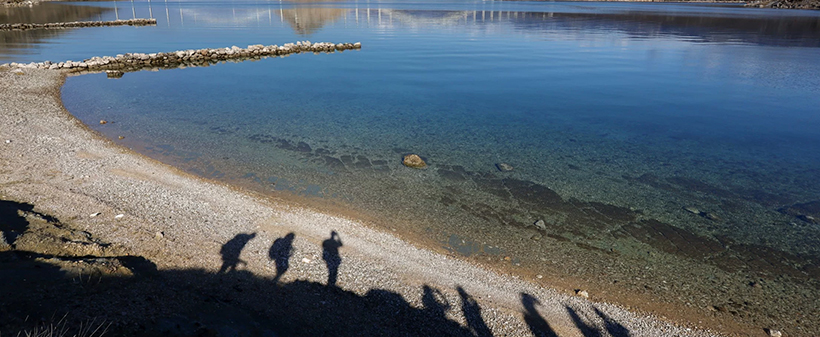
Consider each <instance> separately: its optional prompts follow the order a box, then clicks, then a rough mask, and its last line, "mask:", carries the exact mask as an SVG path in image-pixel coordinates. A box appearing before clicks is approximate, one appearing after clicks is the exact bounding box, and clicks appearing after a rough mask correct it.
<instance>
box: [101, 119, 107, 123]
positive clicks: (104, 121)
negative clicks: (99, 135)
mask: <svg viewBox="0 0 820 337" xmlns="http://www.w3.org/2000/svg"><path fill="white" fill-rule="evenodd" d="M100 124H108V121H107V120H104V119H101V120H100Z"/></svg>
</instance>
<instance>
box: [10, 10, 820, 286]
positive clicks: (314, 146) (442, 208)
mask: <svg viewBox="0 0 820 337" xmlns="http://www.w3.org/2000/svg"><path fill="white" fill-rule="evenodd" d="M82 6H87V7H88V8H92V7H94V6H102V7H104V8H106V10H101V11H100V12H99V13H97V14H95V15H96V17H95V18H102V19H111V18H116V17H119V18H131V17H133V16H136V17H149V16H152V17H155V18H157V19H158V24H157V26H156V27H138V28H135V27H115V28H88V29H76V30H66V31H60V32H59V33H49V34H51V35H36V34H44V33H31V34H32V35H27V36H24V37H19V36H18V37H17V40H14V39H13V38H7V39H6V41H7V42H6V44H5V48H4V49H2V50H0V59H4V60H6V61H31V60H44V59H48V60H66V59H71V60H80V59H83V58H89V57H91V56H100V55H116V54H120V53H125V52H158V51H172V50H180V49H188V48H205V47H212V48H216V47H226V46H232V45H237V46H242V47H244V46H246V45H249V44H257V43H261V44H266V45H269V44H283V43H286V42H295V41H297V40H310V41H313V42H320V41H327V42H357V41H361V42H362V45H363V48H362V50H360V51H346V52H344V53H335V54H321V55H293V56H290V57H286V58H268V59H263V60H259V61H256V62H242V63H227V64H218V65H214V66H211V67H204V68H187V69H174V70H161V71H158V72H149V71H142V72H135V73H127V74H126V75H125V76H124V77H123V78H121V79H116V80H112V79H106V77H105V75H104V74H95V75H83V76H77V77H70V78H69V79H68V80H67V82H66V85H65V87H64V88H63V100H64V103H65V106H66V107H67V108H68V110H69V111H71V112H72V113H73V114H75V115H76V116H77V117H78V118H80V119H81V120H83V121H84V122H86V123H88V124H89V125H91V126H92V127H94V128H95V129H97V130H99V131H100V132H102V133H103V134H105V135H107V136H109V137H111V138H113V139H116V138H117V137H118V136H124V137H125V140H124V141H123V143H124V144H126V145H127V146H131V147H133V148H134V149H136V150H138V151H140V152H143V153H145V154H147V155H149V156H152V157H155V158H158V159H160V160H163V161H166V162H168V163H171V164H173V165H177V166H180V167H181V168H183V169H186V170H189V171H191V172H194V173H197V174H201V175H203V176H206V177H209V178H217V179H224V180H226V181H230V182H234V183H238V184H242V185H245V186H251V187H252V188H257V189H258V190H260V191H263V192H266V193H281V191H289V192H290V193H292V194H295V195H304V196H308V197H309V198H315V199H322V200H324V199H326V200H328V201H330V202H341V203H343V204H344V205H349V206H351V207H353V208H354V209H359V210H362V211H363V212H366V213H374V214H378V215H379V216H381V217H384V218H386V219H390V220H388V222H394V223H395V222H399V223H401V222H402V221H406V223H408V224H410V223H412V224H413V225H408V226H407V228H409V229H408V231H410V232H413V233H415V234H417V235H421V236H424V235H429V236H432V237H435V238H436V239H435V240H440V238H441V237H448V235H450V234H457V235H459V236H464V237H467V238H469V239H472V240H478V241H482V240H483V241H482V243H489V244H491V245H492V244H495V245H496V246H500V247H501V248H502V249H503V250H507V251H511V252H518V253H521V252H523V251H527V250H532V251H535V252H534V253H533V254H540V253H543V252H540V251H538V250H539V249H541V248H538V247H534V248H533V247H530V246H526V247H525V248H522V245H523V244H522V243H520V242H518V241H520V240H518V241H516V240H512V239H510V235H511V234H509V233H511V232H510V231H513V232H514V233H523V234H521V235H526V237H529V235H530V234H532V233H534V231H536V229H535V228H534V227H533V226H531V225H530V224H532V223H533V222H534V221H535V220H537V219H545V220H547V222H548V223H549V224H550V226H551V227H550V229H549V230H547V231H546V233H545V235H548V236H549V235H553V236H556V237H561V238H563V239H562V240H569V241H570V242H579V243H580V242H583V244H585V245H589V246H591V247H594V248H596V249H602V250H613V251H614V250H615V249H617V250H618V251H621V252H624V254H627V255H629V254H633V253H634V254H639V253H644V251H642V249H644V248H641V247H643V246H640V247H639V246H636V245H635V244H634V242H638V241H640V242H642V243H643V244H648V245H650V246H652V247H655V248H656V249H658V250H660V251H665V252H667V253H669V252H671V251H673V250H674V249H671V250H667V248H668V247H670V246H669V245H672V246H673V247H677V249H678V250H679V252H677V253H675V254H681V255H684V256H686V257H688V258H692V257H693V256H696V255H697V252H696V250H697V248H693V251H691V252H690V251H688V250H687V249H688V248H681V247H679V245H680V244H679V243H677V242H676V241H675V240H676V239H673V238H669V237H668V230H667V229H664V228H666V227H662V226H661V227H659V226H660V225H646V221H648V220H649V219H654V220H657V221H659V222H660V223H664V224H669V225H670V226H672V227H674V228H678V229H680V230H683V231H685V232H686V233H691V234H692V235H694V236H696V237H698V238H701V239H703V240H706V241H708V242H718V241H719V242H720V244H721V245H723V247H724V248H725V249H730V250H731V249H732V248H731V247H733V246H736V245H735V243H736V244H738V245H747V246H748V247H767V248H766V249H770V248H771V249H774V250H776V251H779V252H785V253H788V254H793V255H794V256H798V255H799V256H801V258H800V259H799V262H794V263H793V266H792V267H794V266H797V267H794V268H802V269H801V270H804V271H805V270H809V272H805V273H808V274H807V275H809V278H816V276H814V274H811V272H810V271H811V270H813V269H811V268H810V267H811V266H812V265H818V257H820V248H818V247H820V245H818V241H820V225H818V224H817V222H816V221H813V220H812V219H814V217H820V201H818V200H820V148H819V147H818V144H820V108H818V107H820V62H818V60H820V12H812V11H777V10H757V9H747V8H742V7H739V6H737V5H705V4H656V3H553V2H549V3H535V2H446V1H423V2H413V3H406V2H323V3H279V2H246V1H237V2H167V3H166V2H158V1H154V2H151V3H150V5H149V3H147V2H137V3H134V4H133V6H134V7H132V4H131V3H129V2H120V3H117V4H116V6H117V9H116V10H114V6H115V4H113V3H99V4H98V3H93V4H88V3H84V4H82ZM56 10H59V8H58V9H56ZM0 34H6V33H2V32H0ZM100 119H105V120H108V121H112V122H113V123H109V124H106V125H104V126H100V125H98V124H97V121H99V120H100ZM300 142H301V143H304V144H306V145H307V146H308V147H309V149H307V148H305V147H304V146H302V145H299V143H300ZM300 146H301V147H300ZM407 153H418V154H420V155H421V156H422V157H424V158H426V159H427V161H428V164H430V167H429V168H428V169H426V170H423V171H416V170H412V169H409V168H405V167H403V166H401V164H400V161H401V156H402V155H404V154H407ZM501 162H504V163H509V164H511V165H512V166H514V167H515V170H514V171H513V172H511V173H502V172H498V171H497V170H496V167H495V164H497V163H501ZM547 191H549V192H547ZM553 192H554V193H555V194H556V195H557V196H559V199H560V200H561V201H556V200H558V199H550V200H552V201H549V202H546V201H544V200H546V199H549V197H550V196H551V195H552V194H550V193H553ZM812 202H817V204H814V203H812ZM609 206H612V207H615V208H617V209H615V210H613V209H610V208H607V207H609ZM684 207H690V208H691V207H696V208H698V209H699V210H700V211H702V213H701V214H693V213H691V212H689V211H687V210H685V209H684ZM592 213H595V214H598V213H600V214H603V216H604V217H606V218H607V219H609V220H611V221H603V222H604V223H605V224H604V225H600V224H598V222H596V221H598V220H594V219H593V218H595V217H596V215H590V214H592ZM707 215H709V216H707ZM710 217H711V218H710ZM591 219H592V220H591ZM613 219H615V220H613ZM623 219H627V220H623ZM593 220H594V221H593ZM592 223H596V224H597V225H591V224H592ZM635 223H638V224H643V225H635V226H645V227H647V228H649V230H650V233H654V232H652V231H657V232H658V233H662V234H663V233H666V234H663V235H660V236H652V234H647V235H649V236H648V237H649V239H647V238H643V237H638V236H637V234H635V232H629V230H626V229H624V228H631V227H629V226H632V225H633V224H635ZM393 226H395V224H394V225H393ZM602 226H603V227H602ZM607 226H609V227H607ZM624 231H627V232H629V233H630V235H632V236H633V237H632V238H627V239H624V237H623V236H622V235H619V234H618V233H624ZM664 231H666V232H664ZM431 233H432V234H431ZM516 235H517V234H516ZM686 235H689V234H686ZM686 235H682V237H684V238H689V237H688V236H686ZM636 240H637V241H636ZM663 240H667V241H668V242H667V241H663ZM686 240H689V243H692V242H693V241H691V240H694V239H691V240H690V239H686ZM697 240H700V239H697ZM525 241H526V240H525ZM559 241H560V240H559ZM658 241H663V242H658ZM527 242H528V241H527ZM670 242H671V243H670ZM729 242H731V244H730V243H729ZM692 244H693V246H697V245H696V244H694V243H692ZM676 245H677V246H676ZM585 247H586V246H585ZM744 247H746V246H744ZM744 249H746V250H744V251H742V252H741V251H737V252H734V251H733V253H737V254H741V255H738V256H751V257H750V259H757V258H761V256H762V255H755V254H764V253H761V252H762V251H764V250H765V249H763V248H754V249H752V248H744ZM755 249H758V250H755ZM761 249H762V250H761ZM766 252H768V251H766ZM544 254H547V253H544ZM687 254H688V255H687ZM742 254H747V255H742ZM749 254H750V255H749ZM765 254H768V253H765ZM630 256H632V255H630ZM790 256H791V255H790ZM522 259H523V257H522ZM715 264H716V265H719V266H720V264H721V263H720V262H715ZM750 268H751V267H750ZM773 268H775V267H773ZM784 268H786V267H784ZM788 268H791V267H788ZM778 272H779V271H778Z"/></svg>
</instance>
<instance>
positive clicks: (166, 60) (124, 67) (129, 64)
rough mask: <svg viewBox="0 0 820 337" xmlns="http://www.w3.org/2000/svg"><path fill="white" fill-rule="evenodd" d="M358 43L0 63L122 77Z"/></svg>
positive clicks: (344, 47) (337, 48)
mask: <svg viewBox="0 0 820 337" xmlns="http://www.w3.org/2000/svg"><path fill="white" fill-rule="evenodd" d="M361 47H362V44H361V43H360V42H356V43H336V44H334V43H329V42H317V43H311V42H310V41H299V42H296V43H286V44H284V45H282V46H277V45H270V46H264V45H261V44H257V45H250V46H248V48H239V47H237V46H233V47H230V48H216V49H209V48H205V49H196V50H194V49H189V50H179V51H175V52H170V53H151V54H145V53H128V54H119V55H117V56H102V57H99V56H96V57H92V58H90V59H86V60H83V61H82V62H77V61H70V60H69V61H63V62H52V61H44V62H32V63H7V64H2V65H0V66H10V67H18V68H36V69H52V70H71V71H108V70H113V71H114V72H112V73H116V74H115V76H111V77H121V76H122V75H121V74H120V73H117V72H116V71H120V72H122V71H131V70H139V69H142V68H151V67H164V68H174V67H182V66H200V65H202V66H206V65H210V64H212V63H216V62H219V61H228V60H236V59H249V58H262V57H269V56H284V55H289V54H294V53H302V52H314V53H333V52H336V51H344V50H348V49H361ZM116 75H119V76H116Z"/></svg>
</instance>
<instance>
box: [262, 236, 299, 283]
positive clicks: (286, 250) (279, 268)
mask: <svg viewBox="0 0 820 337" xmlns="http://www.w3.org/2000/svg"><path fill="white" fill-rule="evenodd" d="M294 236H295V235H294V234H293V233H288V234H287V235H285V236H284V237H281V238H278V239H276V240H274V241H273V245H271V246H270V251H269V252H268V255H269V256H270V259H271V260H273V261H274V262H275V263H276V276H275V277H274V278H273V281H274V282H279V278H280V277H282V275H284V274H285V272H286V271H288V267H289V266H290V262H289V261H290V255H291V253H292V252H293V238H294Z"/></svg>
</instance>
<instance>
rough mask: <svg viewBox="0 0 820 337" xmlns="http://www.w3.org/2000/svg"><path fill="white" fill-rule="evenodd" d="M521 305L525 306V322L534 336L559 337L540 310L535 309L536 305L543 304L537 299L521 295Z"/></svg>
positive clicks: (525, 294) (528, 295)
mask: <svg viewBox="0 0 820 337" xmlns="http://www.w3.org/2000/svg"><path fill="white" fill-rule="evenodd" d="M521 304H522V305H523V306H524V310H525V311H524V322H525V323H527V326H528V327H529V328H530V332H532V335H533V336H536V337H558V335H557V334H556V333H555V331H554V330H552V327H551V326H550V324H549V323H547V320H545V319H544V318H543V317H541V314H539V313H538V310H536V309H535V305H536V304H541V302H540V301H538V299H537V298H535V297H533V296H532V295H530V294H527V293H521Z"/></svg>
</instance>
